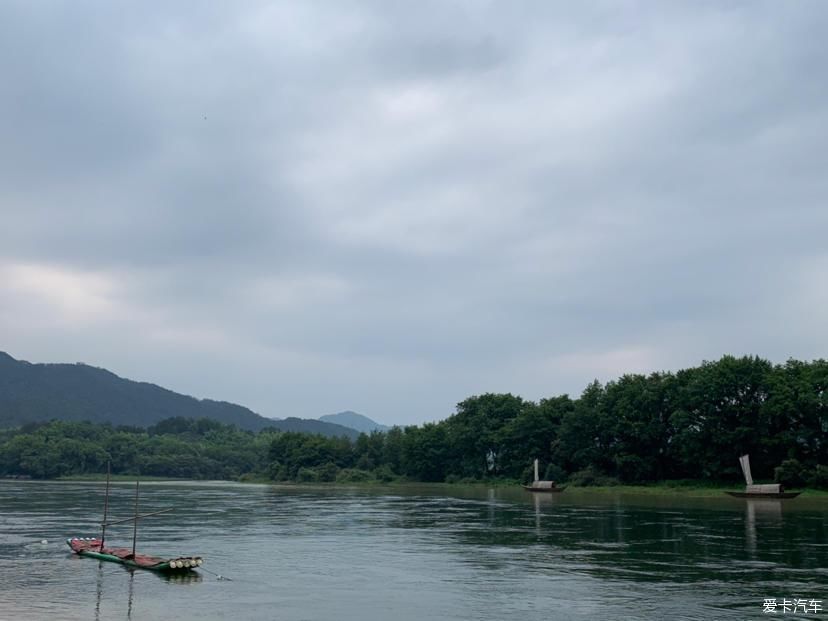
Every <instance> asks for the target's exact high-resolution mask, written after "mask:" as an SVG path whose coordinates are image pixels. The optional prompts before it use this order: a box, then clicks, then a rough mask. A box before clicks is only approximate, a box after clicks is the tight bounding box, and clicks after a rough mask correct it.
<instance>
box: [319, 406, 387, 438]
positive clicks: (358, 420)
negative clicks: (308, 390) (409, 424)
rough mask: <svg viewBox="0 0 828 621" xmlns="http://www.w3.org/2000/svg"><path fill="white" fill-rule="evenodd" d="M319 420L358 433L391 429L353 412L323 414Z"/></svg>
mask: <svg viewBox="0 0 828 621" xmlns="http://www.w3.org/2000/svg"><path fill="white" fill-rule="evenodd" d="M319 420H321V421H323V422H326V423H333V424H335V425H342V426H343V427H350V428H351V429H355V430H356V431H359V432H360V433H371V432H372V431H388V430H389V429H391V427H389V426H388V425H383V424H382V423H378V422H377V421H375V420H372V419H370V418H368V417H367V416H365V415H364V414H360V413H359V412H354V411H353V410H345V411H343V412H337V413H336V414H325V415H324V416H320V417H319Z"/></svg>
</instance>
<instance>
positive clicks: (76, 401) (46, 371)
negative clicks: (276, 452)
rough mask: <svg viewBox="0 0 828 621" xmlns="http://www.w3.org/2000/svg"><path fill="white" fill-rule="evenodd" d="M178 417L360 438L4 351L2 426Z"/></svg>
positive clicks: (134, 422) (337, 428) (321, 424)
mask: <svg viewBox="0 0 828 621" xmlns="http://www.w3.org/2000/svg"><path fill="white" fill-rule="evenodd" d="M174 416H182V417H185V418H210V419H213V420H217V421H219V422H221V423H224V424H232V425H236V427H238V428H240V429H247V430H250V431H261V430H262V429H266V428H268V427H274V428H276V429H280V430H282V431H298V432H305V433H315V434H320V435H326V436H330V437H335V436H347V437H349V438H351V439H354V438H356V437H358V435H359V433H358V432H356V431H355V430H353V429H352V428H349V427H345V426H342V425H337V424H334V423H328V422H325V421H319V420H313V419H298V418H290V419H272V418H268V417H265V416H262V415H260V414H257V413H256V412H254V411H252V410H251V409H249V408H246V407H244V406H242V405H238V404H235V403H230V402H228V401H216V400H213V399H197V398H196V397H192V396H189V395H184V394H181V393H177V392H175V391H173V390H170V389H168V388H164V387H163V386H158V385H157V384H152V383H149V382H141V381H135V380H131V379H127V378H123V377H120V376H118V375H116V374H115V373H113V372H112V371H109V370H108V369H104V368H100V367H95V366H91V365H88V364H85V363H81V362H76V363H54V362H49V363H32V362H28V361H26V360H17V359H15V358H14V357H12V356H11V355H10V354H8V353H7V352H3V351H0V427H16V426H19V425H25V424H26V423H32V422H43V421H48V420H52V419H58V420H70V421H83V420H87V421H90V422H96V423H111V424H114V425H131V426H138V427H149V426H151V425H153V424H155V423H158V422H159V421H161V420H164V419H166V418H171V417H174Z"/></svg>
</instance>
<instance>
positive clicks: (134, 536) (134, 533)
mask: <svg viewBox="0 0 828 621" xmlns="http://www.w3.org/2000/svg"><path fill="white" fill-rule="evenodd" d="M137 539H138V481H135V523H134V525H133V527H132V558H135V542H136V540H137Z"/></svg>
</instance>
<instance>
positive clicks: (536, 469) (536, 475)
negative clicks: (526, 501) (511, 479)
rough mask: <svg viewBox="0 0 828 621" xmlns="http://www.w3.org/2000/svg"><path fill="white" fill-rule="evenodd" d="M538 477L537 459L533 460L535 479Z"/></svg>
mask: <svg viewBox="0 0 828 621" xmlns="http://www.w3.org/2000/svg"><path fill="white" fill-rule="evenodd" d="M538 479H539V477H538V460H537V459H536V460H535V481H537V480H538Z"/></svg>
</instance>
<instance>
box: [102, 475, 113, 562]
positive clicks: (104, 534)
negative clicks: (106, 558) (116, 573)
mask: <svg viewBox="0 0 828 621" xmlns="http://www.w3.org/2000/svg"><path fill="white" fill-rule="evenodd" d="M111 475H112V462H111V461H108V462H106V496H105V497H104V515H103V522H101V552H103V549H104V539H105V538H106V514H107V511H109V479H110V476H111Z"/></svg>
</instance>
